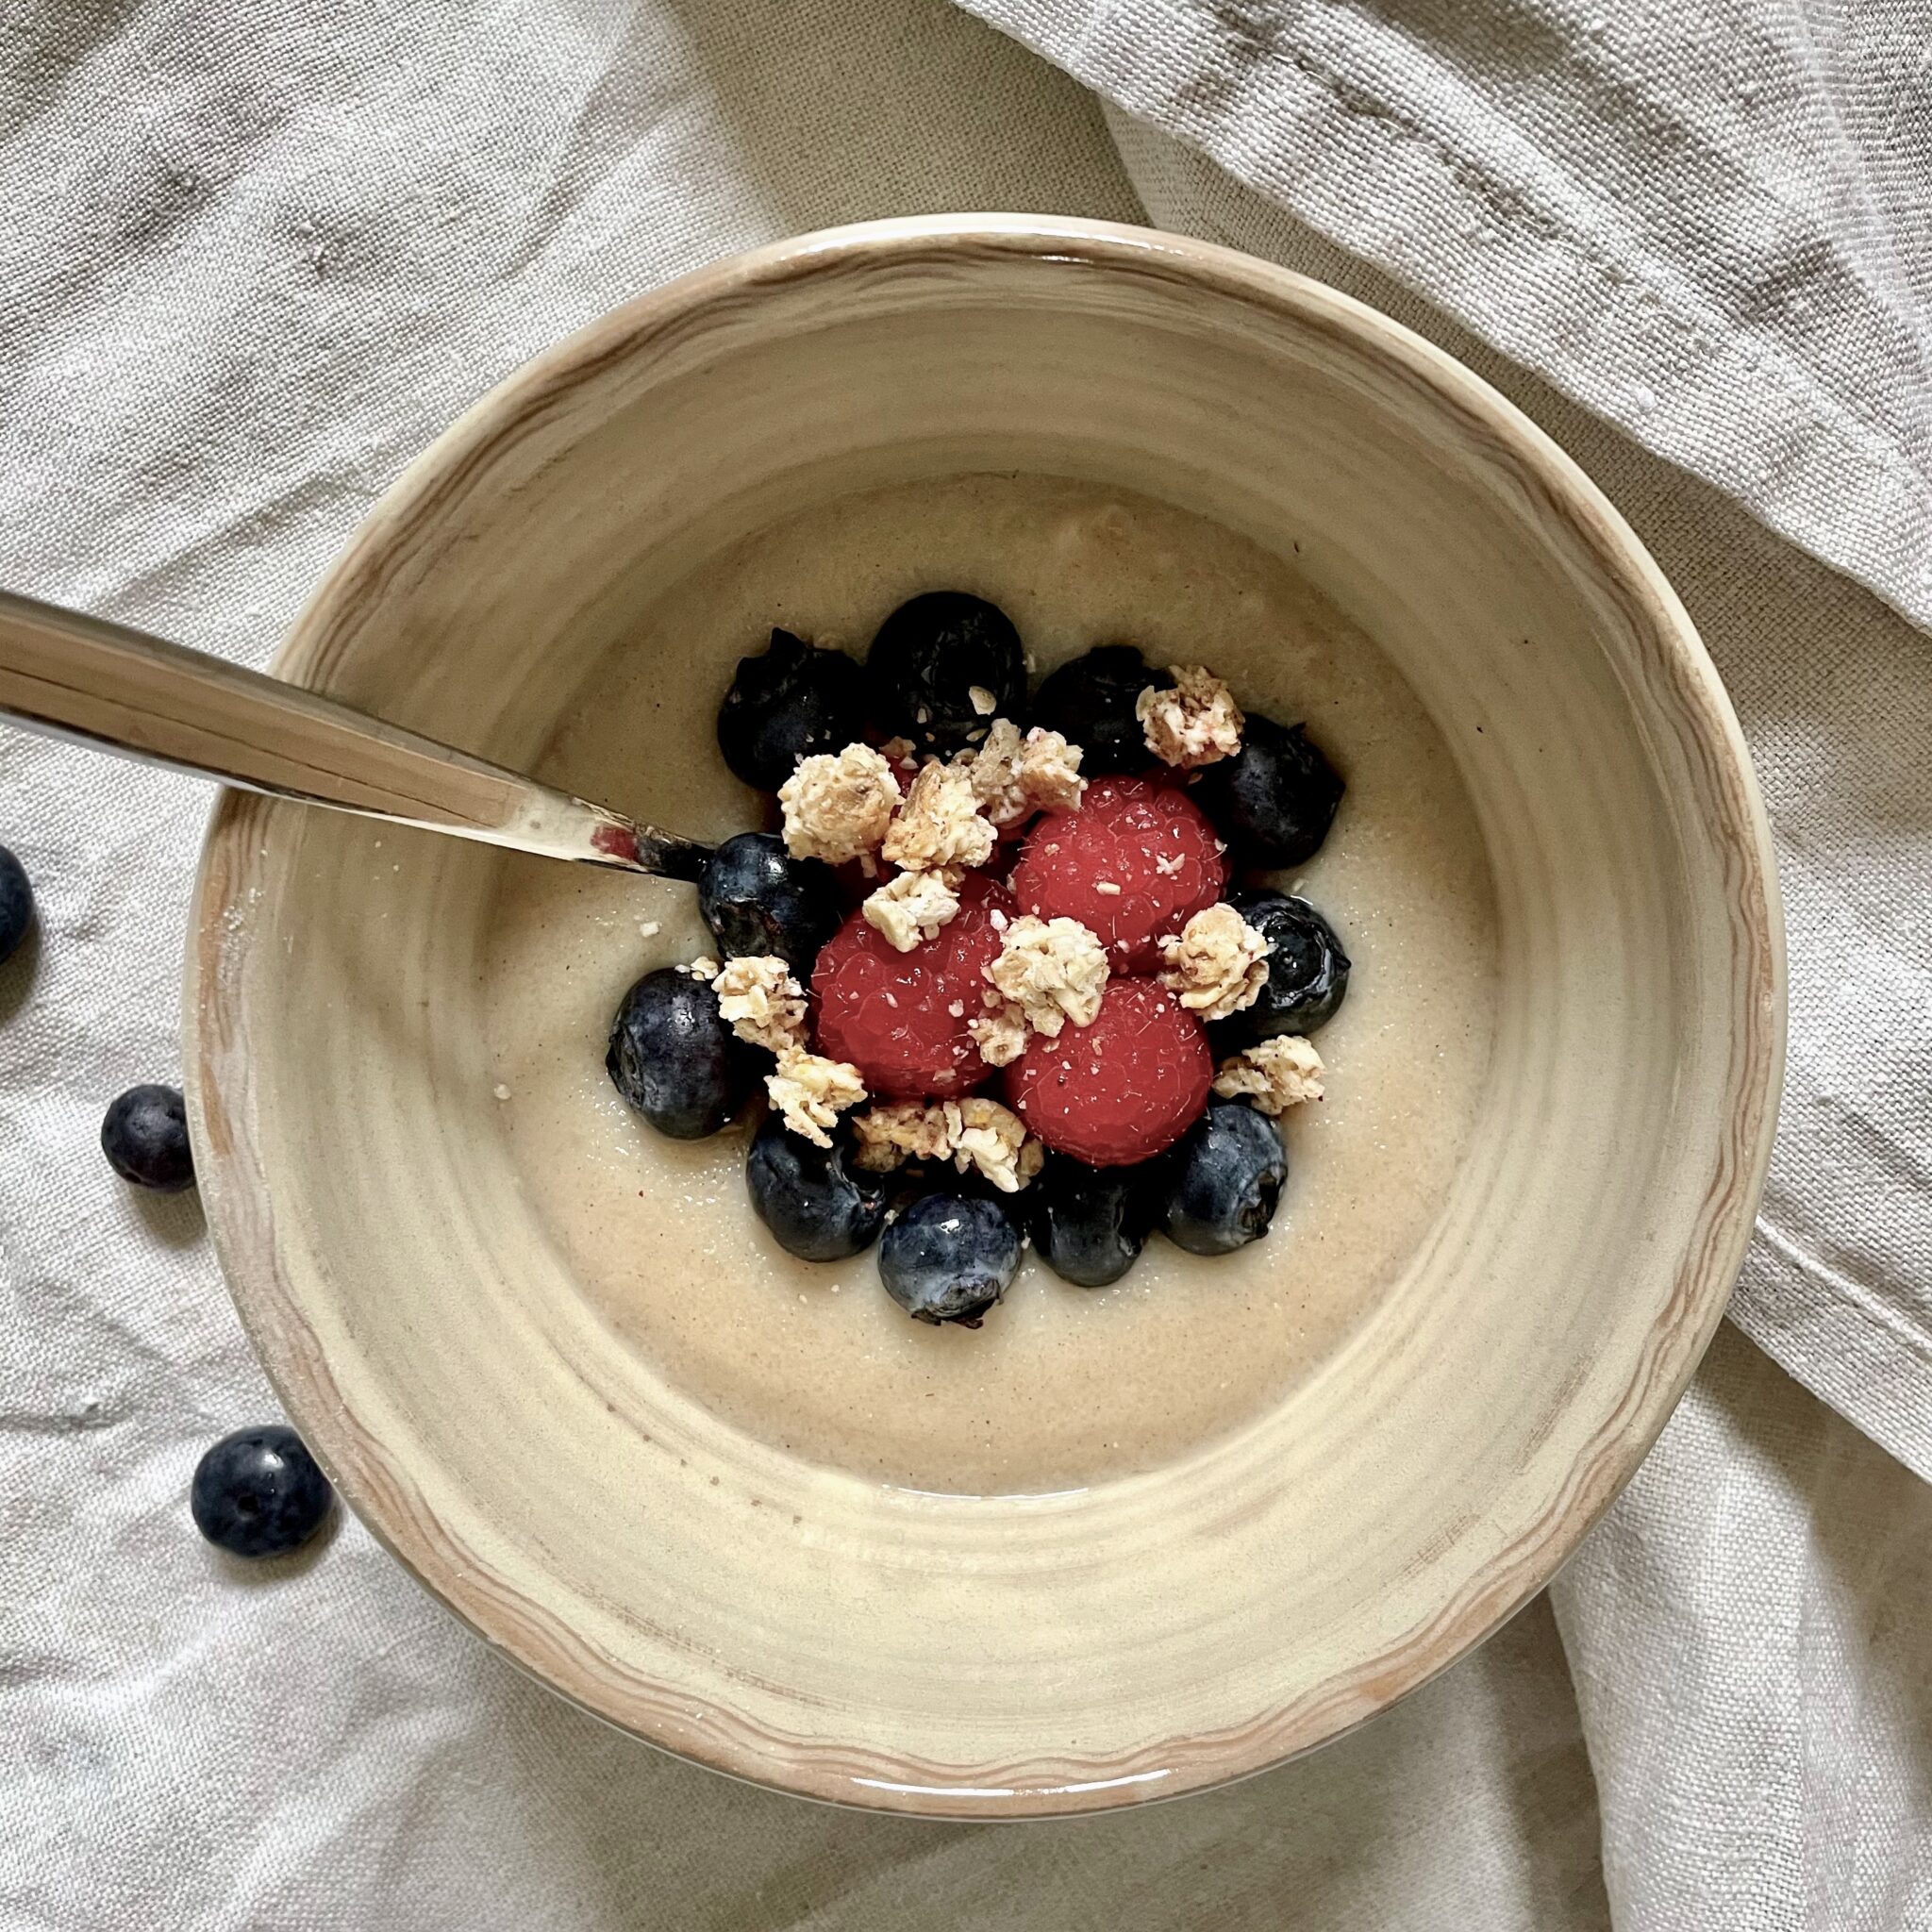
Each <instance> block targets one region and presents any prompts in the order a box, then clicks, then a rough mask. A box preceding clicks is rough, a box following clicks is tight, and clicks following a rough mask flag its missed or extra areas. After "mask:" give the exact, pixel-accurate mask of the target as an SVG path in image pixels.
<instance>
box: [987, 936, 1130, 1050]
mask: <svg viewBox="0 0 1932 1932" xmlns="http://www.w3.org/2000/svg"><path fill="white" fill-rule="evenodd" d="M1107 973H1108V967H1107V948H1106V947H1105V946H1103V945H1102V944H1101V943H1100V941H1099V940H1098V939H1096V938H1095V937H1094V935H1093V934H1092V933H1091V932H1090V931H1089V930H1088V929H1087V928H1086V927H1085V926H1084V925H1082V924H1080V922H1079V921H1078V920H1077V919H1036V918H1034V917H1033V916H1032V915H1031V914H1026V915H1024V916H1023V917H1021V918H1019V919H1016V920H1014V921H1013V922H1012V924H1010V925H1008V927H1007V929H1006V932H1005V933H1004V934H1003V935H1002V936H1001V940H1000V951H999V957H998V958H996V959H994V960H993V961H992V963H991V965H990V966H988V967H987V969H986V976H987V978H988V979H989V980H991V982H992V987H993V991H995V992H997V993H998V994H999V995H1000V996H1001V998H1002V999H1004V1000H1005V1001H1006V1002H1007V1003H1008V1005H1009V1006H1011V1007H1015V1008H1018V1009H1019V1012H1020V1016H1021V1018H1022V1019H1024V1022H1025V1023H1026V1024H1027V1025H1028V1026H1029V1027H1030V1028H1031V1029H1032V1030H1033V1031H1034V1032H1035V1033H1043V1034H1045V1035H1046V1036H1047V1038H1048V1039H1049V1040H1054V1039H1058V1037H1059V1031H1060V1028H1061V1027H1062V1026H1064V1025H1065V1024H1067V1022H1068V1021H1069V1020H1071V1021H1072V1022H1073V1023H1074V1025H1075V1026H1091V1025H1092V1024H1093V1021H1094V1018H1095V1016H1096V1015H1097V1014H1098V1013H1099V1011H1100V998H1101V995H1102V994H1103V993H1104V992H1105V991H1107ZM983 1051H984V1048H982V1052H983Z"/></svg>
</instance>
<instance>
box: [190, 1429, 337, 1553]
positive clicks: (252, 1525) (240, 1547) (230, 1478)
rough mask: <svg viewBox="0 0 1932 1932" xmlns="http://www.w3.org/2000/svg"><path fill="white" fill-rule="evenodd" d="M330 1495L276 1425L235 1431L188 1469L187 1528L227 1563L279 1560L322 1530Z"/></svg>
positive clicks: (298, 1443)
mask: <svg viewBox="0 0 1932 1932" xmlns="http://www.w3.org/2000/svg"><path fill="white" fill-rule="evenodd" d="M334 1496H335V1491H333V1490H332V1489H330V1488H329V1486H328V1478H327V1476H325V1475H324V1474H323V1473H322V1471H321V1470H319V1469H318V1468H317V1467H316V1466H315V1458H314V1457H312V1456H311V1455H309V1453H308V1448H307V1446H306V1445H305V1444H304V1442H303V1441H302V1438H301V1437H300V1436H298V1435H297V1434H296V1433H295V1432H294V1430H293V1429H291V1428H287V1427H284V1426H283V1424H280V1423H271V1424H268V1425H267V1426H265V1427H263V1428H259V1429H237V1430H236V1431H235V1433H234V1434H233V1435H231V1436H224V1437H223V1438H222V1440H221V1441H219V1442H217V1443H216V1444H215V1445H214V1447H213V1448H212V1449H210V1450H208V1453H207V1454H206V1455H205V1456H204V1457H202V1458H201V1460H200V1461H199V1462H197V1463H196V1464H195V1465H194V1487H193V1488H192V1490H191V1491H189V1496H188V1507H189V1508H190V1509H191V1510H192V1512H193V1515H194V1526H195V1528H196V1529H198V1530H200V1532H201V1533H202V1535H203V1536H205V1537H207V1539H208V1541H209V1542H211V1543H215V1544H217V1545H219V1546H220V1547H221V1548H222V1549H225V1550H226V1551H227V1552H228V1554H229V1555H230V1556H231V1557H280V1556H285V1555H287V1553H288V1552H289V1551H291V1550H293V1549H299V1548H300V1547H301V1545H302V1544H304V1543H306V1542H307V1541H308V1539H309V1538H310V1537H312V1536H313V1535H314V1534H315V1532H316V1531H317V1530H318V1529H320V1528H321V1527H322V1522H323V1518H324V1517H325V1516H326V1515H327V1514H328V1506H329V1504H330V1502H331V1501H332V1500H333V1498H334Z"/></svg>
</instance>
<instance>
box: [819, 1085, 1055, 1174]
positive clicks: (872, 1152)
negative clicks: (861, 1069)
mask: <svg viewBox="0 0 1932 1932" xmlns="http://www.w3.org/2000/svg"><path fill="white" fill-rule="evenodd" d="M852 1130H853V1134H854V1137H855V1139H856V1141H857V1143H858V1151H857V1153H856V1155H855V1156H854V1159H855V1160H856V1162H857V1164H858V1166H860V1167H862V1168H867V1169H870V1170H871V1171H873V1172H874V1173H880V1174H882V1173H884V1172H886V1171H887V1170H888V1169H890V1168H894V1167H897V1166H898V1165H899V1164H900V1163H901V1162H902V1161H905V1160H950V1161H952V1163H953V1165H954V1166H955V1167H957V1168H958V1171H959V1172H960V1173H961V1174H969V1173H973V1172H975V1171H976V1172H977V1173H979V1174H983V1175H984V1176H985V1177H986V1178H987V1179H988V1180H989V1181H991V1183H992V1185H993V1186H994V1187H996V1188H997V1189H999V1191H1001V1192H1002V1193H1005V1194H1011V1193H1017V1192H1018V1191H1019V1190H1020V1189H1022V1188H1024V1186H1025V1185H1026V1184H1027V1182H1028V1181H1030V1180H1031V1179H1032V1178H1033V1177H1034V1175H1035V1174H1038V1173H1039V1172H1040V1170H1041V1164H1042V1163H1043V1161H1044V1159H1045V1152H1044V1150H1043V1149H1042V1147H1041V1143H1040V1141H1038V1140H1036V1139H1035V1138H1034V1137H1033V1136H1031V1135H1029V1134H1028V1133H1027V1131H1026V1127H1025V1124H1024V1122H1023V1121H1022V1120H1021V1119H1020V1116H1019V1115H1018V1114H1016V1113H1014V1112H1013V1111H1012V1109H1011V1108H1005V1107H1002V1106H1001V1105H1000V1104H999V1102H998V1101H996V1100H984V1099H980V1098H978V1097H976V1096H975V1097H974V1098H971V1099H967V1100H944V1101H934V1102H931V1103H930V1104H928V1103H926V1102H924V1101H918V1100H893V1101H886V1102H883V1103H882V1104H881V1105H879V1106H877V1107H874V1108H869V1109H868V1110H867V1111H866V1112H864V1113H862V1114H858V1115H855V1116H854V1119H853V1123H852Z"/></svg>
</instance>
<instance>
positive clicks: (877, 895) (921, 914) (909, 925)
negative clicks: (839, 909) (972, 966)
mask: <svg viewBox="0 0 1932 1932" xmlns="http://www.w3.org/2000/svg"><path fill="white" fill-rule="evenodd" d="M959 878H960V874H959V870H958V867H957V866H945V867H942V868H941V870H940V871H938V872H902V873H901V874H899V875H898V876H897V877H896V878H893V879H889V880H888V881H887V882H886V884H884V885H883V886H881V887H879V889H878V890H877V891H875V892H872V893H869V894H868V895H867V897H866V900H865V903H864V905H863V906H861V907H860V908H859V910H860V911H861V912H863V913H864V914H865V923H866V924H868V925H870V926H872V927H874V929H875V930H877V931H879V932H882V933H884V934H885V936H886V939H887V941H889V942H890V943H891V946H892V948H893V950H894V951H896V952H901V953H909V952H910V951H911V950H912V949H913V947H914V946H916V945H918V944H919V942H920V941H922V940H931V939H937V938H938V937H939V934H940V928H941V926H943V925H945V924H948V923H949V922H950V921H951V920H952V919H953V918H954V916H955V915H956V914H957V913H958V910H959Z"/></svg>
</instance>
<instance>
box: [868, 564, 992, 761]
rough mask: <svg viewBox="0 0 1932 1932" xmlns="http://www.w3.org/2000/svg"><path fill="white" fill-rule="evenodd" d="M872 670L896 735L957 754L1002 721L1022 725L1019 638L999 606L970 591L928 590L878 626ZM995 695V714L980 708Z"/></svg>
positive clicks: (877, 699)
mask: <svg viewBox="0 0 1932 1932" xmlns="http://www.w3.org/2000/svg"><path fill="white" fill-rule="evenodd" d="M865 668H866V671H867V672H868V674H869V675H870V676H871V679H872V691H873V708H874V716H875V718H876V720H877V723H878V724H879V727H880V729H881V730H883V731H884V732H885V733H886V734H887V735H888V736H889V737H893V738H909V739H910V740H911V741H912V742H913V744H914V745H915V746H917V748H918V749H919V750H920V751H922V752H938V753H940V754H941V755H942V756H950V755H951V754H952V753H954V752H956V751H963V750H964V749H965V748H966V747H967V746H968V745H971V744H977V743H978V742H980V741H981V740H983V739H984V738H985V736H986V730H987V726H988V725H989V724H991V722H992V720H993V719H994V718H995V717H1001V718H1011V719H1013V720H1015V721H1016V722H1017V721H1018V719H1019V718H1020V715H1021V707H1022V706H1023V705H1024V703H1025V700H1026V658H1025V654H1024V652H1023V651H1022V650H1021V648H1020V633H1019V632H1018V631H1016V630H1015V629H1014V628H1013V626H1012V624H1011V623H1010V622H1009V621H1008V617H1007V614H1006V612H1005V611H1003V610H1001V609H1000V608H998V606H996V605H992V604H989V603H988V602H987V601H986V600H985V598H983V597H969V596H968V595H967V594H966V593H965V592H964V591H927V592H926V594H925V595H924V596H923V597H915V598H913V600H912V601H911V603H909V604H902V605H900V607H899V608H898V609H896V610H895V611H893V612H892V614H891V616H890V617H889V618H887V619H886V621H885V623H884V624H882V625H879V633H878V636H877V637H875V638H874V639H873V641H872V652H871V655H870V656H869V657H868V658H866V660H865ZM975 689H977V690H979V691H984V692H987V693H989V694H991V698H992V709H991V711H990V712H988V711H982V710H980V709H979V708H978V707H977V706H976V705H974V702H973V692H974V690H975Z"/></svg>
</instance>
